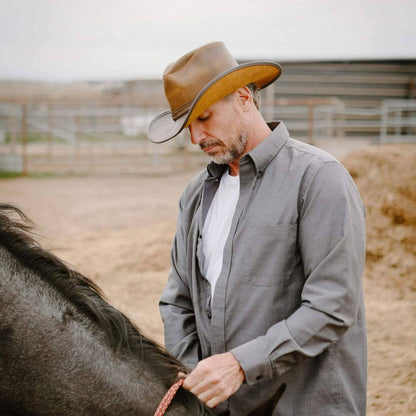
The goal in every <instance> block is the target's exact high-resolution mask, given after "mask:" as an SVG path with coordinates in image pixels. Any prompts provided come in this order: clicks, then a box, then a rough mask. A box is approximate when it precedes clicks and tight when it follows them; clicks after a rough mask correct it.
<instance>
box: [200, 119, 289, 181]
mask: <svg viewBox="0 0 416 416" xmlns="http://www.w3.org/2000/svg"><path fill="white" fill-rule="evenodd" d="M267 124H268V126H269V127H270V128H271V130H272V132H271V133H270V134H269V135H268V136H267V137H266V139H264V140H263V141H262V142H261V143H260V144H259V145H257V146H256V147H255V148H254V149H253V150H251V151H250V152H249V153H247V154H246V155H244V156H243V157H242V158H241V160H240V166H241V165H242V164H245V163H249V162H253V163H254V167H255V169H256V174H257V176H261V175H262V174H263V172H264V171H265V169H266V168H267V166H268V165H269V163H270V162H271V161H272V160H273V159H274V158H275V157H276V156H277V154H278V153H279V152H280V149H281V148H282V147H283V145H284V144H285V143H286V142H287V140H288V139H289V132H288V131H287V129H286V127H285V125H284V124H283V122H282V121H275V122H271V123H267ZM227 168H228V165H219V164H217V163H215V162H211V163H210V164H209V165H208V167H207V169H208V173H209V175H210V176H212V177H216V178H217V177H220V176H222V175H223V173H224V172H225V170H226V169H227Z"/></svg>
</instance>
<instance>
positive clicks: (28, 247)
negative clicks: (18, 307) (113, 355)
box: [0, 204, 186, 386]
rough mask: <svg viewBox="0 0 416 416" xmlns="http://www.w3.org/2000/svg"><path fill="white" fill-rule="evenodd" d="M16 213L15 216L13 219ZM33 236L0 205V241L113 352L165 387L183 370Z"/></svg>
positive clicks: (21, 217) (23, 219)
mask: <svg viewBox="0 0 416 416" xmlns="http://www.w3.org/2000/svg"><path fill="white" fill-rule="evenodd" d="M16 215H17V216H18V218H17V219H14V218H13V217H16ZM34 235H35V234H34V232H33V222H32V221H31V220H30V219H29V218H28V217H27V216H26V215H25V214H24V213H23V212H22V211H21V210H20V209H18V208H16V207H15V206H13V205H10V204H0V244H1V245H2V246H3V247H4V248H5V249H6V250H7V251H8V252H9V253H10V254H11V255H12V256H14V257H15V258H16V259H17V260H18V261H19V262H20V263H21V264H23V265H24V266H25V267H27V268H28V269H29V270H31V271H32V272H34V273H35V274H36V275H38V276H39V277H40V278H41V279H42V280H44V281H46V282H47V283H49V284H50V285H52V286H53V287H55V288H56V289H57V290H58V291H59V292H60V293H61V295H62V296H63V297H64V298H65V299H67V300H68V301H69V302H70V303H71V304H72V305H74V307H75V308H76V309H77V310H78V311H80V312H81V313H83V314H84V315H85V316H87V317H88V318H89V319H90V320H91V321H93V322H94V323H95V324H96V325H98V327H99V328H101V329H102V331H103V332H104V334H105V335H106V337H107V339H108V341H109V344H110V346H111V348H113V349H114V351H116V352H117V353H127V354H129V355H133V356H135V357H137V358H140V359H141V360H142V361H143V363H148V364H150V365H151V368H152V371H153V372H154V373H155V376H156V377H157V378H158V379H159V380H160V381H162V383H164V384H165V385H166V386H169V385H171V384H172V383H173V382H174V381H176V380H177V376H178V372H179V371H182V372H185V373H186V368H185V367H184V366H183V365H182V364H181V363H180V361H179V360H177V359H176V358H175V357H173V356H172V355H171V354H169V353H168V352H167V351H166V350H165V349H164V348H162V347H161V346H160V345H158V344H157V343H155V342H154V341H152V340H150V339H148V338H147V337H145V336H144V335H143V334H142V333H141V332H140V331H139V330H138V328H136V326H135V325H134V324H133V323H132V322H131V321H130V320H129V318H127V317H126V316H125V315H124V314H123V313H121V312H120V311H118V310H117V309H115V308H114V307H113V306H111V305H110V304H109V303H108V302H107V301H106V300H105V299H104V295H103V293H102V291H101V290H100V288H99V287H98V286H97V285H96V284H95V283H93V282H92V281H91V280H90V279H88V278H87V277H85V276H83V275H82V274H81V273H78V272H77V271H75V270H73V269H71V268H70V267H69V266H67V265H66V264H65V263H64V262H63V261H62V260H60V259H59V258H58V257H57V256H56V255H54V254H53V253H52V252H50V251H48V250H46V249H44V248H42V247H41V245H40V244H39V243H38V242H37V241H36V240H35V238H34Z"/></svg>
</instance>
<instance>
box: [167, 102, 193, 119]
mask: <svg viewBox="0 0 416 416" xmlns="http://www.w3.org/2000/svg"><path fill="white" fill-rule="evenodd" d="M192 102H193V100H192V101H188V102H187V103H185V104H183V105H181V106H180V107H179V108H177V109H176V110H174V111H172V119H173V120H174V121H176V120H177V119H178V118H181V117H182V116H183V115H184V114H185V113H186V112H187V111H188V110H189V108H190V107H191V104H192Z"/></svg>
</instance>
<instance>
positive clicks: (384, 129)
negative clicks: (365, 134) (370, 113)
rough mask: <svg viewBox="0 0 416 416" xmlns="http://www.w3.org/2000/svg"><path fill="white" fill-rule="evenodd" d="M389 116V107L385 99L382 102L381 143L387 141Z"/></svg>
mask: <svg viewBox="0 0 416 416" xmlns="http://www.w3.org/2000/svg"><path fill="white" fill-rule="evenodd" d="M387 118H388V109H387V104H386V102H385V101H383V102H382V103H381V119H380V143H386V141H387Z"/></svg>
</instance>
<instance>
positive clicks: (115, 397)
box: [0, 204, 213, 416]
mask: <svg viewBox="0 0 416 416" xmlns="http://www.w3.org/2000/svg"><path fill="white" fill-rule="evenodd" d="M30 229H31V223H30V221H29V220H28V218H27V217H25V215H24V214H23V213H22V212H21V211H20V210H18V209H17V208H15V207H13V206H11V205H7V204H1V205H0V415H19V416H20V415H33V416H41V415H60V416H67V415H68V416H69V415H76V416H83V415H94V416H96V415H111V416H114V415H123V416H129V415H132V416H133V415H134V416H138V415H153V413H154V411H155V409H156V407H157V406H158V404H159V402H160V401H161V399H162V397H163V396H164V394H165V393H166V391H167V390H168V388H169V387H170V386H171V385H172V384H173V383H174V382H175V381H176V380H177V374H178V372H179V371H186V369H185V368H184V367H183V365H182V364H181V363H180V362H179V361H178V360H176V359H175V358H174V357H172V356H171V355H169V354H168V353H167V352H166V351H165V350H164V349H163V348H161V347H160V346H158V345H156V344H155V343H154V342H152V341H150V340H149V339H147V338H145V337H144V336H143V335H142V334H141V333H140V332H139V331H138V330H137V329H136V328H135V327H134V325H133V324H132V323H131V322H130V321H129V320H128V319H127V318H126V316H124V315H123V314H122V313H120V312H119V311H117V310H116V309H115V308H113V307H112V306H110V305H109V304H108V303H107V302H106V301H105V300H104V299H103V297H102V295H101V292H100V290H99V289H98V287H97V286H96V285H94V284H93V283H92V282H91V281H90V280H89V279H87V278H86V277H84V276H82V275H81V274H79V273H77V272H76V271H74V270H71V269H70V268H68V267H67V266H66V265H65V264H64V263H63V262H62V261H61V260H59V259H58V258H57V257H56V256H55V255H53V254H52V253H51V252H48V251H47V250H44V249H43V248H42V247H40V245H39V244H38V243H37V242H36V241H35V239H34V238H33V234H32V233H31V231H30ZM166 414H168V415H193V416H195V415H211V414H213V413H212V411H211V410H209V409H207V408H206V407H204V406H203V405H202V404H201V403H200V402H199V401H198V400H197V398H196V397H195V396H193V395H192V394H191V393H189V392H187V391H185V390H183V389H180V390H179V392H178V393H177V395H176V396H175V398H174V400H173V402H172V403H171V405H170V406H169V407H168V411H167V413H166Z"/></svg>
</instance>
